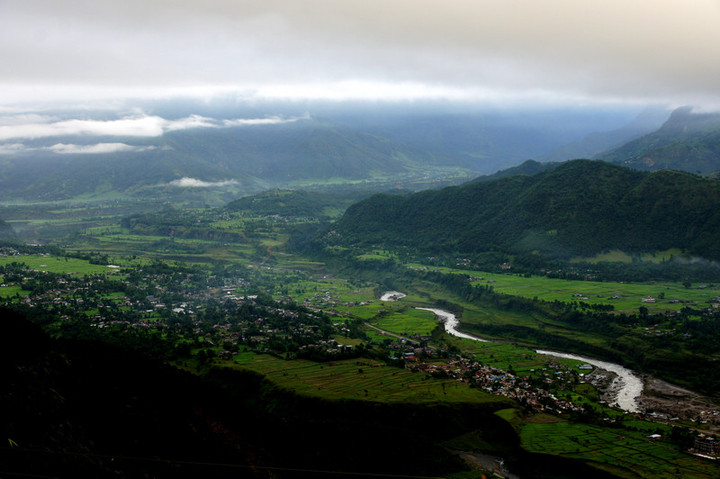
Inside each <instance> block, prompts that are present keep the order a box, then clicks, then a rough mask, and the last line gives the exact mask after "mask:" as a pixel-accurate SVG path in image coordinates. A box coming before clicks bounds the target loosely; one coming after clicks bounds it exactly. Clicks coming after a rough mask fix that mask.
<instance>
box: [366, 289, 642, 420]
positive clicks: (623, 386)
mask: <svg viewBox="0 0 720 479" xmlns="http://www.w3.org/2000/svg"><path fill="white" fill-rule="evenodd" d="M398 294H399V295H402V296H400V297H397V296H395V295H398ZM386 295H387V296H386ZM386 297H387V298H390V297H392V298H393V299H383V298H386ZM403 297H405V295H404V294H403V293H399V292H398V291H388V292H386V293H384V294H383V295H382V296H381V297H380V300H381V301H395V300H397V299H400V298H403ZM417 309H422V310H423V311H430V312H432V313H433V314H435V315H436V316H437V317H438V318H439V319H440V320H441V321H442V322H443V323H444V325H445V331H446V332H447V333H448V334H452V335H453V336H457V337H458V338H465V339H472V340H473V341H481V342H488V340H487V339H482V338H479V337H477V336H473V335H471V334H467V333H463V332H461V331H458V330H457V328H458V326H459V325H460V321H459V320H458V319H457V317H456V316H455V315H454V314H452V313H450V312H448V311H444V310H442V309H436V308H417ZM536 352H537V353H538V354H544V355H547V356H555V357H558V358H566V359H576V360H578V361H583V362H586V363H588V364H591V365H593V366H595V367H596V368H599V369H604V370H606V371H611V372H613V373H615V374H617V377H616V378H615V379H614V380H613V384H612V385H611V386H610V387H611V389H612V390H614V391H617V397H616V399H615V402H616V405H617V406H618V407H619V408H620V409H622V410H624V411H627V412H638V411H639V410H640V408H639V407H638V404H637V398H638V397H640V395H641V394H642V392H643V382H642V380H641V379H640V377H638V375H637V374H635V372H633V371H631V370H630V369H627V368H625V367H623V366H620V365H619V364H615V363H609V362H607V361H600V360H598V359H593V358H588V357H585V356H579V355H577V354H566V353H559V352H555V351H544V350H537V351H536Z"/></svg>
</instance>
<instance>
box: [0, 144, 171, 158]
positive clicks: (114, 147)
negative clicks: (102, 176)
mask: <svg viewBox="0 0 720 479" xmlns="http://www.w3.org/2000/svg"><path fill="white" fill-rule="evenodd" d="M157 148H158V147H156V146H133V145H128V144H127V143H95V144H93V145H75V144H68V143H57V144H55V145H52V146H44V147H32V146H27V145H25V144H23V143H6V144H0V155H14V154H17V153H26V152H31V151H50V152H53V153H57V154H60V155H100V154H103V153H137V152H141V151H150V150H156V149H157Z"/></svg>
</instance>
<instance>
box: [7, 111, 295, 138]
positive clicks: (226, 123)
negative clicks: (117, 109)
mask: <svg viewBox="0 0 720 479" xmlns="http://www.w3.org/2000/svg"><path fill="white" fill-rule="evenodd" d="M298 119H299V118H295V119H287V120H283V119H281V118H275V117H273V118H248V119H235V120H223V121H218V120H215V119H212V118H206V117H203V116H200V115H191V116H188V117H186V118H180V119H178V120H167V119H165V118H162V117H159V116H151V115H136V116H129V117H125V118H120V119H117V120H81V119H70V120H58V119H57V118H54V117H49V116H42V115H18V116H15V117H1V118H0V141H5V140H11V139H17V138H26V139H37V138H49V137H57V136H123V137H158V136H162V135H163V134H164V133H166V132H169V131H178V130H186V129H190V128H221V127H231V126H243V125H269V124H279V123H285V122H289V121H297V120H298Z"/></svg>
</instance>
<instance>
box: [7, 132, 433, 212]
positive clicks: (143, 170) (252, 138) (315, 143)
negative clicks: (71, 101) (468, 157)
mask: <svg viewBox="0 0 720 479" xmlns="http://www.w3.org/2000/svg"><path fill="white" fill-rule="evenodd" d="M51 141H52V142H57V141H58V139H57V138H53V139H52V140H51ZM62 141H64V142H66V143H87V142H88V141H90V140H89V139H88V138H83V137H69V138H63V139H62ZM91 141H93V142H95V143H104V142H105V143H110V142H125V143H128V144H137V143H138V141H139V140H138V139H137V138H128V139H125V138H102V137H96V138H92V139H91ZM141 143H142V145H141V146H142V150H141V151H128V152H114V153H107V154H99V155H97V154H94V155H88V154H80V153H78V154H57V153H54V152H52V151H48V150H47V149H45V147H44V146H43V145H39V146H38V145H33V146H34V149H33V150H32V151H31V152H19V153H16V154H12V155H5V156H3V161H2V162H0V197H2V198H4V199H17V198H24V199H34V200H37V199H41V200H57V199H68V198H73V197H77V196H82V195H85V196H92V195H103V194H106V193H107V194H131V195H140V196H143V195H154V194H158V190H157V188H162V187H170V188H171V189H172V188H173V187H175V188H177V187H182V186H183V185H184V184H185V183H177V180H180V179H181V178H190V179H191V180H194V181H191V182H188V183H187V184H189V185H193V186H195V185H205V188H206V189H207V188H208V187H209V186H207V185H211V186H212V185H214V184H220V185H223V187H224V188H225V189H226V190H228V191H230V192H231V193H232V195H233V196H234V197H238V196H241V194H248V193H253V192H259V191H262V190H266V189H268V188H272V187H274V186H277V185H287V184H289V183H291V182H293V181H316V182H322V181H327V180H330V179H333V178H341V179H345V180H355V181H357V180H362V179H372V178H375V177H388V178H390V177H394V176H401V175H407V174H409V173H411V172H417V171H420V170H422V169H423V168H425V169H428V170H429V169H431V168H432V165H435V164H436V161H435V158H434V157H433V156H432V155H431V154H428V153H426V152H423V151H420V150H417V149H414V148H412V147H409V146H406V145H402V144H399V143H396V142H392V141H390V140H387V139H385V138H382V137H379V136H376V135H370V134H367V133H363V132H359V131H354V130H352V129H349V128H344V127H341V126H337V125H331V124H327V123H324V122H320V121H313V120H305V121H298V122H295V123H288V124H282V125H253V126H242V127H228V128H193V129H185V130H179V131H172V132H168V133H166V134H165V135H163V136H161V137H157V138H150V139H142V140H141ZM173 182H175V183H173ZM186 189H187V187H186ZM196 189H197V188H196Z"/></svg>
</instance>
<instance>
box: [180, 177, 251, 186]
mask: <svg viewBox="0 0 720 479" xmlns="http://www.w3.org/2000/svg"><path fill="white" fill-rule="evenodd" d="M237 184H238V182H237V181H236V180H223V181H203V180H198V179H197V178H189V177H187V176H185V177H183V178H180V179H179V180H173V181H171V182H170V183H168V185H169V186H177V187H182V188H218V187H223V186H230V185H237Z"/></svg>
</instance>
